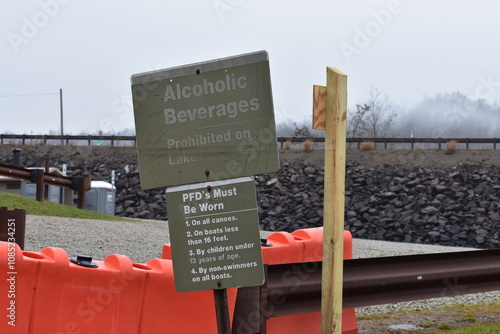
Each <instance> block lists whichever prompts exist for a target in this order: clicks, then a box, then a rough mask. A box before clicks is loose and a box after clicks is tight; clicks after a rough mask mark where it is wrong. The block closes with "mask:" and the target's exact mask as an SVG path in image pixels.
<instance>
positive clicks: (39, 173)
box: [36, 169, 45, 202]
mask: <svg viewBox="0 0 500 334" xmlns="http://www.w3.org/2000/svg"><path fill="white" fill-rule="evenodd" d="M44 176H45V173H44V172H43V169H37V170H36V200H37V201H38V202H43V200H44V199H45V189H44V188H45V184H44V182H43V177H44Z"/></svg>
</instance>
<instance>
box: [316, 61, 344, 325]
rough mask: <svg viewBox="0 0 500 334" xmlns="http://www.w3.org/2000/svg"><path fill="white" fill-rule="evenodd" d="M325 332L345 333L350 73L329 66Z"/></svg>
mask: <svg viewBox="0 0 500 334" xmlns="http://www.w3.org/2000/svg"><path fill="white" fill-rule="evenodd" d="M326 82H327V84H326V115H325V126H326V134H325V135H326V137H325V188H324V189H325V197H324V218H323V219H324V220H323V272H322V275H323V276H322V286H321V293H322V296H321V333H322V334H331V333H334V334H340V333H342V281H343V276H344V275H343V269H344V268H343V264H344V201H345V198H344V196H345V164H346V127H347V76H346V75H345V74H344V73H342V72H340V71H339V70H337V69H333V68H331V67H328V68H327V81H326Z"/></svg>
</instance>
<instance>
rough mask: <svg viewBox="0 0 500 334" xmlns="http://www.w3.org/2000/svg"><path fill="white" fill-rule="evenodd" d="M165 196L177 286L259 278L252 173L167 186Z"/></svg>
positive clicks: (208, 286) (221, 285)
mask: <svg viewBox="0 0 500 334" xmlns="http://www.w3.org/2000/svg"><path fill="white" fill-rule="evenodd" d="M166 199H167V211H168V220H169V223H170V224H169V228H170V231H169V233H170V242H171V247H172V264H173V267H174V281H175V288H176V290H177V291H179V292H189V291H201V290H214V289H225V288H233V287H241V286H258V285H262V284H263V283H264V271H263V265H262V251H261V248H260V233H259V224H258V220H259V217H258V213H257V200H256V192H255V183H254V180H253V178H252V177H241V178H236V179H231V180H222V181H213V182H203V183H197V184H190V185H184V186H176V187H170V188H167V190H166Z"/></svg>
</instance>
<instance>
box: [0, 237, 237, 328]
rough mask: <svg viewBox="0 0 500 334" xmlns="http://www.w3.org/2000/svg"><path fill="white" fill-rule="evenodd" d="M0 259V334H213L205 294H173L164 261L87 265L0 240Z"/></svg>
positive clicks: (210, 300)
mask: <svg viewBox="0 0 500 334" xmlns="http://www.w3.org/2000/svg"><path fill="white" fill-rule="evenodd" d="M9 254H10V255H9ZM0 261H1V262H0V270H1V272H2V277H5V276H7V278H2V281H4V282H5V279H10V281H8V282H9V284H7V285H6V284H3V283H2V284H1V285H0V308H1V309H2V310H4V311H2V313H4V312H7V314H2V319H3V320H2V321H1V322H0V333H2V334H7V333H30V334H38V333H40V334H84V333H92V334H97V333H120V334H122V333H124V334H127V333H130V334H137V333H143V334H150V333H176V334H177V333H186V334H193V333H214V334H215V333H217V324H216V315H215V308H214V297H213V292H212V291H201V292H191V293H178V292H176V291H175V289H174V282H173V272H172V263H171V261H169V260H161V259H153V260H150V261H149V262H148V263H147V264H138V263H132V262H131V260H130V259H129V258H128V257H126V256H123V255H115V254H113V255H109V256H108V257H107V258H106V259H105V260H104V261H95V264H97V265H98V268H87V267H82V266H80V265H78V264H74V263H72V262H70V261H69V259H68V256H67V254H66V252H65V251H64V250H63V249H60V248H45V249H43V250H42V251H41V252H40V253H31V252H23V251H21V249H20V248H19V246H17V245H15V244H9V243H6V242H0ZM11 268H12V269H11ZM12 270H14V271H12ZM235 293H236V289H231V291H228V296H229V301H230V304H229V306H230V309H234V299H235ZM231 301H233V304H231ZM12 305H13V306H12ZM9 308H10V309H9ZM5 315H8V316H10V318H9V317H5Z"/></svg>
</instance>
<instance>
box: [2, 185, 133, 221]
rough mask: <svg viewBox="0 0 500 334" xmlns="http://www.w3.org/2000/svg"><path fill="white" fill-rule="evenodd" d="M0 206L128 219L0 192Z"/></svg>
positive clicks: (41, 213) (29, 212)
mask: <svg viewBox="0 0 500 334" xmlns="http://www.w3.org/2000/svg"><path fill="white" fill-rule="evenodd" d="M0 207H6V208H7V209H8V210H14V209H24V210H26V214H27V215H36V216H52V217H66V218H81V219H98V220H128V219H126V218H122V217H115V216H110V215H106V214H103V213H98V212H94V211H87V210H81V209H78V208H75V207H71V206H69V205H62V204H57V203H52V202H48V201H44V202H38V201H36V200H34V199H31V198H28V197H24V196H19V195H13V194H9V193H4V192H0Z"/></svg>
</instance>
